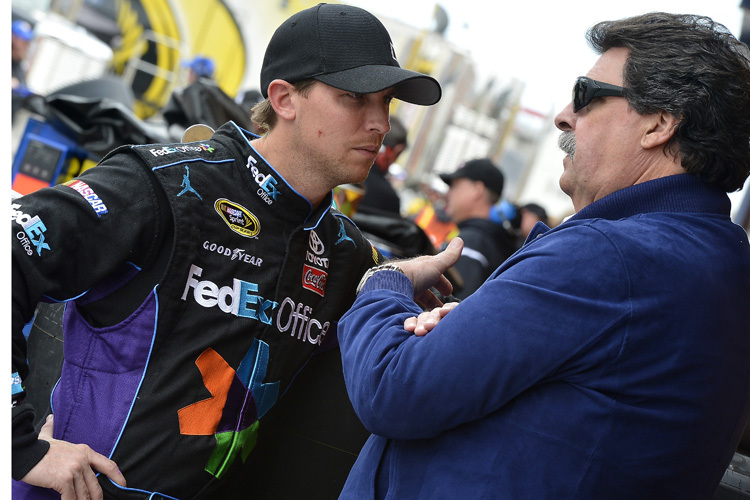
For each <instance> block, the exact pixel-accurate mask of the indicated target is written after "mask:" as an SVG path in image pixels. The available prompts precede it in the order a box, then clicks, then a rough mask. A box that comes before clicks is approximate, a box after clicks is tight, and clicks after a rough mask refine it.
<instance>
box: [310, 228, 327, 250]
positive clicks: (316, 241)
mask: <svg viewBox="0 0 750 500" xmlns="http://www.w3.org/2000/svg"><path fill="white" fill-rule="evenodd" d="M308 244H309V245H310V250H312V252H313V253H314V254H315V255H323V252H325V251H326V247H325V246H324V245H323V242H322V241H321V240H320V237H319V236H318V233H316V232H315V230H312V231H310V238H309V239H308Z"/></svg>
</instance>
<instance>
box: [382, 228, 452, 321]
mask: <svg viewBox="0 0 750 500" xmlns="http://www.w3.org/2000/svg"><path fill="white" fill-rule="evenodd" d="M463 248H464V242H463V240H462V239H461V238H458V237H457V238H453V239H452V240H451V242H450V243H449V244H448V246H447V247H446V248H445V250H443V251H442V252H440V253H438V254H437V255H423V256H421V257H415V258H413V259H407V260H399V261H394V262H391V264H395V265H397V266H398V267H400V268H401V270H402V271H403V272H404V274H405V275H406V276H407V277H408V278H409V280H411V283H412V286H413V287H414V299H415V300H416V301H417V302H419V303H420V304H422V305H423V306H424V307H426V308H431V307H440V306H442V305H443V303H442V302H441V301H440V300H439V299H438V298H437V297H436V296H435V294H433V293H432V292H431V291H430V288H432V287H435V289H436V290H437V291H439V292H440V293H442V294H443V295H446V296H447V295H450V294H451V292H452V291H453V285H451V283H450V281H448V278H446V277H445V276H443V273H444V272H445V271H447V270H448V269H449V268H451V267H453V265H454V264H455V263H456V262H458V258H459V257H461V250H463Z"/></svg>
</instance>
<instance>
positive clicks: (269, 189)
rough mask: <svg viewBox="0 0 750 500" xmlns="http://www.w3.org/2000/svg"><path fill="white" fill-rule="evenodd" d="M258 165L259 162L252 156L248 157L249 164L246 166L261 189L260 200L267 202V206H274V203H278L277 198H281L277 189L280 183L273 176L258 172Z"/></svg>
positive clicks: (259, 192)
mask: <svg viewBox="0 0 750 500" xmlns="http://www.w3.org/2000/svg"><path fill="white" fill-rule="evenodd" d="M256 163H258V160H256V159H255V158H253V157H252V156H248V157H247V164H246V165H245V166H246V167H247V168H249V169H250V174H251V175H252V176H253V180H255V183H256V184H257V185H258V186H260V189H258V191H257V194H258V196H260V199H262V200H263V201H265V202H266V204H267V205H272V204H273V202H274V201H276V197H277V196H279V190H278V189H276V184H278V181H277V180H276V179H275V178H274V176H272V175H271V174H263V173H261V172H260V170H258V167H256V166H255V164H256Z"/></svg>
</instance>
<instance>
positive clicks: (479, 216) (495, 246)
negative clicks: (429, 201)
mask: <svg viewBox="0 0 750 500" xmlns="http://www.w3.org/2000/svg"><path fill="white" fill-rule="evenodd" d="M440 178H441V179H442V180H443V181H444V182H445V183H446V184H448V186H450V187H449V189H448V194H447V195H446V198H447V203H446V206H445V211H446V212H447V213H448V215H450V216H451V218H452V219H453V220H454V221H455V222H456V224H458V230H459V236H461V239H462V240H463V241H464V249H463V252H462V253H461V258H460V259H459V260H458V262H457V263H456V265H455V266H454V268H455V269H456V270H457V271H458V273H459V274H460V275H461V278H462V279H463V282H464V286H463V288H461V290H457V291H455V292H454V295H455V296H456V297H457V298H459V299H464V298H466V297H468V296H469V295H471V294H472V293H473V292H474V291H475V290H476V289H477V288H479V287H480V286H481V284H482V283H484V281H485V280H486V279H487V277H488V276H489V275H490V274H492V271H494V270H495V269H497V267H498V266H499V265H500V264H502V263H503V261H504V260H505V259H507V258H508V257H510V255H511V254H512V253H513V252H514V251H515V236H514V235H513V234H511V233H509V232H508V231H507V230H506V229H505V227H503V225H502V224H498V223H497V222H494V221H492V220H490V209H491V208H492V206H493V205H495V204H496V203H497V202H498V201H499V200H500V196H501V195H502V192H503V174H502V172H501V171H500V169H499V168H497V167H496V166H495V164H494V163H492V161H491V160H490V159H488V158H481V159H476V160H470V161H467V162H466V163H465V164H464V165H463V166H462V167H461V168H459V169H458V170H456V171H455V172H453V173H452V174H441V175H440Z"/></svg>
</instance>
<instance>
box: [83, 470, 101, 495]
mask: <svg viewBox="0 0 750 500" xmlns="http://www.w3.org/2000/svg"><path fill="white" fill-rule="evenodd" d="M83 481H84V483H85V485H86V492H87V493H88V495H89V496H88V497H81V498H90V499H91V500H104V492H103V491H102V487H101V486H99V481H98V480H97V479H96V474H94V471H93V470H91V468H89V467H87V468H86V469H84V471H83Z"/></svg>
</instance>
